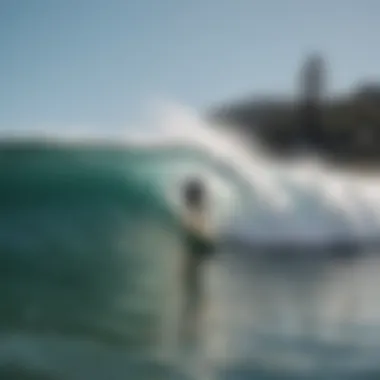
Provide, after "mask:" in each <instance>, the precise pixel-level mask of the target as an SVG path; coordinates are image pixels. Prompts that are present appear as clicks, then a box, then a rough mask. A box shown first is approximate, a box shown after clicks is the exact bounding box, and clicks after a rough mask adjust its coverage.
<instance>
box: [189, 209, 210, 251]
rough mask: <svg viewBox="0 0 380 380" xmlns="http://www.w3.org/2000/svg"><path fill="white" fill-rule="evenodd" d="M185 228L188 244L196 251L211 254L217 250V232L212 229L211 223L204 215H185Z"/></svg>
mask: <svg viewBox="0 0 380 380" xmlns="http://www.w3.org/2000/svg"><path fill="white" fill-rule="evenodd" d="M183 229H184V233H185V235H186V240H187V243H186V244H187V245H189V248H190V249H191V250H192V251H194V253H196V254H197V253H199V254H201V255H209V254H211V253H213V252H214V251H215V246H216V239H215V237H216V236H215V233H214V231H212V229H211V223H207V221H206V220H205V219H204V218H203V217H202V218H196V217H194V215H184V218H183Z"/></svg>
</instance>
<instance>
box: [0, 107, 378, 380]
mask: <svg viewBox="0 0 380 380" xmlns="http://www.w3.org/2000/svg"><path fill="white" fill-rule="evenodd" d="M161 112H162V113H161V114H160V118H159V122H158V123H156V124H155V125H156V126H155V127H154V128H150V130H149V133H142V134H141V133H140V134H133V135H132V136H130V134H129V132H128V133H126V132H123V135H122V136H120V137H119V138H118V139H116V138H115V136H111V137H110V136H108V140H107V141H105V135H98V136H96V134H95V133H92V134H91V136H90V135H89V134H88V133H87V132H86V133H82V134H81V133H76V134H69V135H67V134H66V135H65V134H64V133H63V134H61V135H56V136H55V137H54V136H53V137H51V138H49V139H46V137H45V138H44V139H42V140H41V137H40V136H39V137H38V134H35V135H34V137H33V139H34V142H33V143H32V142H31V141H32V137H31V135H29V136H27V137H28V138H27V142H23V143H22V142H20V141H19V142H18V143H12V144H11V143H2V148H1V151H0V174H1V176H0V178H1V182H2V186H1V187H0V189H1V190H0V192H1V194H2V197H1V199H2V210H3V211H4V212H3V213H2V215H1V216H0V226H1V234H0V248H1V252H2V253H1V255H0V261H1V262H3V265H2V266H1V268H5V269H3V272H4V273H3V275H2V277H1V282H2V287H1V289H3V293H2V299H3V308H4V310H5V311H7V312H6V313H3V317H2V319H0V324H1V325H2V326H3V327H2V331H3V332H5V333H9V331H12V332H14V334H15V336H16V338H13V339H14V340H16V341H17V342H20V339H21V342H22V341H23V339H24V340H25V339H26V338H25V336H30V335H31V334H32V335H33V334H37V336H43V335H44V334H47V333H52V332H53V333H54V334H58V335H59V334H64V335H65V334H66V336H70V337H71V338H70V339H74V337H76V336H79V337H81V338H80V339H85V340H86V339H90V341H91V339H93V340H96V341H99V342H100V341H105V340H107V341H112V342H113V343H115V340H121V346H122V347H123V350H122V351H123V352H124V351H127V352H128V353H129V354H128V355H129V356H130V354H131V352H132V351H135V352H137V351H139V352H143V353H144V355H146V356H147V357H154V358H155V360H164V361H165V362H170V363H173V362H174V363H176V365H175V366H176V367H177V369H178V368H179V369H178V370H179V371H182V372H184V371H185V370H188V371H189V372H190V375H192V376H193V377H195V378H197V379H200V378H202V376H203V375H202V376H201V375H199V374H198V372H197V371H195V369H194V368H195V367H198V366H199V367H200V372H202V371H203V369H202V368H204V366H205V367H207V368H211V369H210V371H211V372H215V373H219V374H220V376H221V377H222V378H223V376H227V373H231V375H229V376H231V377H229V378H231V379H236V378H239V379H240V378H241V377H237V376H238V373H240V375H241V374H242V373H244V374H245V375H244V378H252V376H255V373H257V371H259V369H260V370H262V371H269V372H271V371H272V372H273V371H280V372H281V371H282V372H283V373H291V374H293V375H294V376H295V374H300V373H301V374H303V376H304V377H303V378H305V376H306V375H307V376H309V375H310V376H311V375H313V374H315V375H316V376H317V375H321V376H322V375H323V373H325V374H326V373H328V374H329V375H330V376H332V374H337V373H338V372H339V373H342V374H344V373H348V372H347V371H351V372H352V371H354V370H355V371H361V370H364V369H368V368H376V366H377V363H378V360H377V358H378V356H377V355H378V353H379V347H378V344H379V342H380V300H379V298H378V297H377V295H376V294H377V289H378V286H379V285H380V283H379V282H380V280H379V279H378V275H377V273H378V270H379V269H380V259H379V255H378V251H377V249H378V239H379V236H378V235H379V234H378V228H379V224H380V203H379V202H380V196H379V195H378V184H379V182H380V180H379V179H378V178H376V177H371V176H367V178H364V177H363V176H362V175H360V174H352V173H350V174H348V173H345V172H343V171H338V170H336V169H335V170H333V169H332V168H330V167H328V166H326V165H325V164H323V162H321V161H320V160H318V158H309V159H306V158H304V159H303V160H302V162H301V161H298V162H293V163H287V164H283V163H282V164H280V163H278V162H276V161H274V160H273V159H271V158H270V157H269V156H268V155H267V154H266V152H265V151H264V149H263V148H262V147H260V146H259V145H258V144H255V146H253V144H252V146H247V145H246V144H245V143H244V137H243V136H236V135H234V134H233V133H232V132H227V131H226V130H224V129H222V128H219V127H218V126H212V125H209V124H208V123H207V122H206V121H204V120H202V119H201V118H200V117H199V116H198V115H197V114H196V113H195V112H194V111H192V110H189V109H187V108H186V107H182V106H181V107H179V106H173V105H169V106H168V105H165V106H164V107H162V108H161ZM115 140H117V141H115ZM28 141H29V142H28ZM41 141H42V143H41ZM194 174H195V175H199V176H200V177H201V178H203V179H204V180H205V181H206V183H207V185H208V188H209V191H210V193H211V200H210V213H211V217H212V220H213V222H214V223H215V226H216V227H217V229H218V232H219V236H220V238H219V241H220V244H219V247H220V248H219V251H218V253H217V255H216V256H215V258H214V259H212V260H211V261H210V262H208V263H206V264H205V265H204V268H203V271H204V275H205V281H206V283H205V291H206V294H207V300H208V301H207V305H206V306H205V314H206V320H205V325H204V327H203V328H204V334H202V337H203V340H202V344H201V345H200V347H199V349H198V352H196V353H195V354H194V353H193V354H194V355H193V354H192V355H190V354H185V355H182V356H181V355H180V354H178V353H179V352H180V351H181V350H180V349H179V346H180V343H179V342H178V341H177V337H176V334H177V328H178V324H179V323H180V318H179V310H180V305H181V302H182V300H181V297H182V293H181V277H180V272H179V268H180V266H181V260H182V255H183V247H182V242H181V234H180V226H179V219H178V218H179V211H180V199H179V193H178V188H179V185H180V184H181V182H182V181H183V180H184V179H185V178H186V177H187V176H189V175H194ZM26 189H27V190H28V191H26ZM5 211H6V212H5ZM20 236H21V237H22V239H20ZM52 257H54V260H53V259H52ZM41 263H43V265H41ZM49 276H50V277H49ZM74 285H75V286H74ZM89 321H91V323H89ZM25 326H27V328H26V327H25ZM148 326H149V328H148ZM22 329H24V330H25V331H26V332H27V333H25V335H24V338H23V334H21V333H20V331H22ZM20 334H21V338H20ZM54 334H53V335H54ZM41 339H42V338H41ZM70 339H69V340H70ZM25 341H27V342H29V343H28V344H29V345H30V347H34V348H35V347H37V346H38V347H39V349H40V350H41V352H42V351H46V347H47V345H46V344H45V343H41V342H40V343H38V342H37V341H38V339H34V338H33V339H30V338H28V339H26V340H25ZM17 342H16V343H17ZM30 342H32V343H30ZM33 342H34V343H33ZM131 342H133V343H131ZM16 343H15V341H13V343H12V345H11V346H12V347H13V348H12V355H14V356H13V357H14V358H17V357H21V356H23V355H24V356H25V355H26V354H25V352H26V351H28V350H27V349H26V348H25V345H24V346H23V347H24V348H23V349H18V348H15V347H21V346H22V344H21V343H17V344H18V345H17V344H16ZM113 343H112V344H113ZM119 343H120V342H119ZM49 344H53V343H49ZM65 344H67V345H69V343H68V342H67V343H65ZM53 345H54V344H53ZM4 346H5V348H3V351H1V352H5V353H7V355H8V356H9V355H10V356H11V357H12V355H11V354H10V353H9V351H7V348H6V347H10V346H9V345H8V346H7V345H6V344H4ZM74 346H75V345H74ZM56 347H57V348H56V349H54V350H56V351H57V352H58V351H59V352H61V353H60V354H57V355H58V357H63V356H64V354H63V351H62V348H61V347H62V346H61V345H60V344H58V343H56ZM119 347H120V346H119ZM137 347H139V349H138V350H137ZM54 350H53V351H54ZM60 350H61V351H60ZM70 350H72V349H70ZM76 350H77V351H78V352H79V351H80V349H79V348H78V349H76ZM21 351H22V352H24V353H23V354H21V353H20V352H21ZM50 351H51V350H50ZM90 351H91V353H90ZM95 351H96V350H95ZM95 351H93V349H91V350H87V349H83V352H86V355H87V359H86V360H87V361H88V363H94V362H96V360H94V359H91V358H94V357H98V356H99V355H100V353H99V351H96V352H95ZM116 351H117V350H116ZM28 352H29V351H28ZM185 352H187V351H186V350H185ZM177 354H178V355H177ZM7 355H5V356H7ZM78 355H79V354H78ZM109 355H110V357H111V356H112V355H111V354H109ZM120 355H121V354H120ZM8 356H7V357H8ZM42 356H43V355H42ZM100 356H101V355H100ZM163 358H164V359H163ZM199 358H201V359H202V358H203V359H202V360H201V359H199ZM39 360H41V357H40V359H39ZM46 360H47V359H46ZM107 360H108V359H107ZM107 360H104V362H103V364H102V365H103V367H102V368H103V369H102V371H103V370H104V371H103V372H102V373H104V375H103V377H102V376H101V375H100V372H101V371H100V372H98V375H99V376H98V378H99V379H103V378H107V377H106V375H105V374H106V373H107V371H106V370H105V369H106V368H107V363H111V362H112V361H113V360H116V359H109V361H108V362H107ZM118 363H119V362H118ZM194 363H195V364H194ZM205 363H206V364H207V365H206V364H205ZM118 366H119V364H118V365H117V366H116V367H115V368H119V370H120V373H122V371H127V368H126V365H122V364H120V366H119V367H118ZM58 367H59V365H58V364H57V368H55V369H54V370H55V371H59V369H58ZM90 367H91V366H90V365H87V367H86V368H90ZM115 371H116V370H115ZM255 371H256V372H255ZM323 371H325V372H323ZM93 372H94V373H96V371H95V370H93ZM192 372H194V373H192ZM206 372H207V371H206ZM202 373H203V372H202ZM305 374H306V375H305ZM272 375H273V376H274V374H273V373H272ZM73 376H74V375H73ZM78 376H79V375H78V374H77V377H78ZM144 376H145V377H144ZM146 376H147V375H146V373H145V375H143V374H142V372H141V374H140V375H136V377H135V378H141V379H143V378H146ZM162 376H164V377H163V378H165V375H162ZM178 376H179V375H178ZM73 378H75V377H73ZM79 378H80V377H78V379H79ZM92 378H94V379H95V378H96V377H92ZM321 378H326V376H325V377H321ZM360 378H363V377H360Z"/></svg>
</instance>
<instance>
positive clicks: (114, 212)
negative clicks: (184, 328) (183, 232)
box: [0, 144, 180, 360]
mask: <svg viewBox="0 0 380 380" xmlns="http://www.w3.org/2000/svg"><path fill="white" fill-rule="evenodd" d="M160 159H161V156H160V153H159V152H156V153H153V152H150V153H149V154H147V153H143V152H137V151H133V150H126V149H124V148H115V147H110V146H103V147H99V146H97V147H88V146H87V147H84V146H79V147H78V146H75V147H73V146H69V147H68V146H65V147H62V146H61V147H57V146H56V147H52V146H49V145H43V144H41V145H40V144H14V145H8V146H3V147H2V149H1V151H0V209H1V214H0V252H1V254H0V284H1V285H0V299H1V303H0V308H1V313H0V330H1V332H2V333H3V334H6V335H9V334H15V335H16V336H17V335H19V334H20V333H22V334H25V336H41V337H42V336H48V337H50V336H51V335H53V336H57V337H64V338H65V339H67V340H68V341H71V342H73V341H78V342H82V341H84V342H94V344H98V345H109V347H111V348H112V349H114V347H118V349H120V350H122V351H127V352H128V353H129V356H130V355H133V356H136V355H140V356H141V355H142V356H144V357H150V356H152V357H153V356H154V355H155V354H156V353H157V352H159V351H161V350H162V346H163V343H162V342H163V340H164V338H166V336H165V334H164V333H163V329H164V325H165V321H164V319H165V317H164V316H165V313H166V310H167V309H168V308H173V307H174V306H172V305H174V303H173V302H174V301H173V299H174V298H175V296H174V294H173V293H174V292H173V291H171V290H170V289H171V287H172V286H173V283H171V282H170V280H171V277H170V276H171V274H172V273H173V272H174V271H173V270H171V268H172V266H173V263H174V262H175V258H176V257H174V258H173V257H172V256H173V255H175V254H176V253H177V256H178V252H180V249H179V243H178V241H179V239H178V238H179V229H178V225H177V223H176V219H175V215H174V213H173V212H172V210H171V209H170V208H169V207H168V204H167V203H166V202H165V198H164V196H163V194H162V193H160V190H159V187H158V186H157V182H155V180H157V179H155V178H153V177H152V176H150V177H149V176H147V175H144V174H143V172H144V169H146V168H147V166H146V165H147V162H148V163H149V162H152V161H156V162H157V160H160ZM172 314H173V313H172ZM36 334H37V335H36ZM173 334H174V332H173ZM166 335H167V334H166ZM49 339H50V338H49ZM15 355H16V354H15ZM97 355H98V356H99V353H98V354H97ZM15 360H17V355H16V358H15Z"/></svg>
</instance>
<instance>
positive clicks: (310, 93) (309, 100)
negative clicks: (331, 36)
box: [300, 54, 325, 151]
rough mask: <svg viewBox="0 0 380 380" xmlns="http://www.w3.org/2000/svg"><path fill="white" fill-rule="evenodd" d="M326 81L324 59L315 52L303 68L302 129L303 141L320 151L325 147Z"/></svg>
mask: <svg viewBox="0 0 380 380" xmlns="http://www.w3.org/2000/svg"><path fill="white" fill-rule="evenodd" d="M324 82H325V65H324V60H323V58H322V57H321V56H320V55H319V54H313V55H311V56H309V57H308V58H307V59H306V62H305V64H304V66H303V68H302V70H301V99H300V114H301V125H300V130H301V135H302V137H301V139H302V140H303V143H306V144H307V145H308V146H309V147H311V148H314V149H317V150H319V151H320V150H322V149H324V148H325V139H324V131H323V121H322V101H323V95H324V90H325V89H324V84H325V83H324Z"/></svg>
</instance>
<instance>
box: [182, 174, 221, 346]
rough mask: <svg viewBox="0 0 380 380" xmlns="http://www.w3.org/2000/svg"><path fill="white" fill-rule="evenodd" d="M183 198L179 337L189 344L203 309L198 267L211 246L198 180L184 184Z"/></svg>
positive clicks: (209, 230)
mask: <svg viewBox="0 0 380 380" xmlns="http://www.w3.org/2000/svg"><path fill="white" fill-rule="evenodd" d="M183 201H184V213H183V216H182V218H183V219H182V223H183V232H184V246H185V258H184V260H185V262H184V288H185V289H184V291H185V297H184V300H185V308H184V316H183V322H184V325H183V328H184V330H183V334H184V336H183V338H184V340H185V344H191V345H193V344H195V342H196V341H197V340H198V334H199V333H200V326H199V323H200V322H201V316H202V310H203V305H202V303H203V294H204V284H203V281H202V280H203V276H202V269H203V267H204V262H205V260H207V259H208V258H209V257H210V256H211V255H212V253H213V252H214V250H215V245H214V235H213V233H212V230H211V223H210V221H209V214H208V210H207V199H206V189H205V186H204V184H203V182H202V181H201V180H199V179H197V178H193V179H191V180H189V181H187V182H186V183H185V185H184V187H183Z"/></svg>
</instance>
